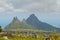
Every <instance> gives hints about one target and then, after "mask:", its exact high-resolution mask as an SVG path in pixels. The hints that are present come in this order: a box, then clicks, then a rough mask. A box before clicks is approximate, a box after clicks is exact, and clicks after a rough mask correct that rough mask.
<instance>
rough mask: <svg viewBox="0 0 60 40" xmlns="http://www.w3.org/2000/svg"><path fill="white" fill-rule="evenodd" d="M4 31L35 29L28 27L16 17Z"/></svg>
mask: <svg viewBox="0 0 60 40" xmlns="http://www.w3.org/2000/svg"><path fill="white" fill-rule="evenodd" d="M5 29H8V30H9V29H35V27H33V26H31V25H28V24H27V23H26V21H25V20H23V21H22V22H20V21H19V19H18V18H17V17H14V18H13V20H12V22H11V23H9V24H8V25H7V26H6V27H5Z"/></svg>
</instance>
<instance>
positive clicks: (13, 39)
mask: <svg viewBox="0 0 60 40" xmlns="http://www.w3.org/2000/svg"><path fill="white" fill-rule="evenodd" d="M42 35H44V34H43V33H39V34H37V35H32V34H29V35H26V34H25V33H22V34H17V33H16V34H14V35H11V34H10V33H7V34H6V35H5V34H1V33H0V40H60V33H49V34H48V35H47V36H42Z"/></svg>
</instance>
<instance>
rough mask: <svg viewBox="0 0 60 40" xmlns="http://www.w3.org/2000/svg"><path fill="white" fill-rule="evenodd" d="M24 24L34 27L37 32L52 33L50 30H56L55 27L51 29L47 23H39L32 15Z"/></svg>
mask: <svg viewBox="0 0 60 40" xmlns="http://www.w3.org/2000/svg"><path fill="white" fill-rule="evenodd" d="M26 22H27V23H28V24H29V25H33V26H35V27H36V28H37V29H39V30H46V31H52V30H54V29H56V28H55V27H53V26H52V25H50V24H48V23H44V22H41V21H39V20H38V18H37V17H36V16H35V15H34V14H32V15H30V17H28V19H27V20H26Z"/></svg>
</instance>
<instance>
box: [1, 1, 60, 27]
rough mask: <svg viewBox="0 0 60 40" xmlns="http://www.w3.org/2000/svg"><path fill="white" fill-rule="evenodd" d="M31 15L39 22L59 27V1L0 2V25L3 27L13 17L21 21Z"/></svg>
mask: <svg viewBox="0 0 60 40" xmlns="http://www.w3.org/2000/svg"><path fill="white" fill-rule="evenodd" d="M32 13H34V14H35V15H36V16H37V17H38V19H39V20H40V21H43V22H46V23H49V24H51V25H53V26H56V27H60V18H59V17H60V0H0V25H2V26H3V27H4V26H6V25H7V24H8V23H10V22H11V20H12V19H13V17H14V16H17V17H18V18H19V19H20V20H22V19H23V18H25V19H27V18H28V17H29V15H30V14H32Z"/></svg>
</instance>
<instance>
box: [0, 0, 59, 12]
mask: <svg viewBox="0 0 60 40" xmlns="http://www.w3.org/2000/svg"><path fill="white" fill-rule="evenodd" d="M0 10H1V12H3V11H10V12H11V11H13V12H59V11H60V0H0Z"/></svg>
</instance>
